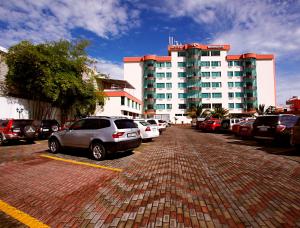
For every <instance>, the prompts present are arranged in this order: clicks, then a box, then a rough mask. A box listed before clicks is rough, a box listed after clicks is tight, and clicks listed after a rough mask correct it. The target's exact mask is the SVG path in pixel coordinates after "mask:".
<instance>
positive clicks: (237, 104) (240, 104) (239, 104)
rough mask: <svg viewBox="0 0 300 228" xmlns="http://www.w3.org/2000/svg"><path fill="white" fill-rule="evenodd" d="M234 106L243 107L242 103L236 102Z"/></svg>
mask: <svg viewBox="0 0 300 228" xmlns="http://www.w3.org/2000/svg"><path fill="white" fill-rule="evenodd" d="M235 107H236V108H243V104H242V103H236V104H235Z"/></svg>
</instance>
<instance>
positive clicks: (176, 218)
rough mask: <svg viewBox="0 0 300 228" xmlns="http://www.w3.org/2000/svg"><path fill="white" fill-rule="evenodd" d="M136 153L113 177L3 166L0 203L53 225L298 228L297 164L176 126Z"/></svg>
mask: <svg viewBox="0 0 300 228" xmlns="http://www.w3.org/2000/svg"><path fill="white" fill-rule="evenodd" d="M139 151H141V152H142V153H139V154H134V155H132V158H133V159H131V160H130V162H129V163H128V164H127V165H123V168H124V172H122V173H120V174H116V173H114V172H111V171H104V170H99V169H94V168H90V167H83V166H75V165H72V164H65V163H61V162H59V161H52V160H47V159H46V158H39V157H35V155H34V154H33V155H32V156H33V157H32V159H30V160H26V161H15V162H7V163H4V164H2V165H0V182H1V186H0V199H2V200H4V201H6V202H8V203H10V204H11V205H13V206H15V207H17V208H18V209H20V210H23V211H24V212H26V213H28V214H30V215H31V216H33V217H35V218H37V219H39V220H41V221H42V222H45V223H47V224H49V225H51V226H55V227H57V226H66V225H68V226H74V227H108V226H110V227H146V226H148V227H154V226H158V227H220V226H226V225H227V226H230V227H247V226H249V227H250V226H253V227H260V226H266V227H281V226H282V227H295V226H298V227H300V194H299V190H300V172H299V169H300V164H299V163H298V162H295V161H292V160H289V159H287V158H285V157H283V156H279V155H273V154H269V153H266V152H265V151H263V150H261V149H260V148H258V147H254V146H247V145H239V144H237V143H233V140H230V139H227V138H226V137H224V136H223V135H218V134H205V133H199V132H195V131H193V130H192V129H189V128H178V127H172V128H170V129H168V130H167V131H166V132H165V133H164V134H163V136H162V137H160V138H159V139H157V140H156V141H155V142H153V143H150V144H147V146H144V148H143V149H142V150H141V149H139ZM125 161H126V160H125ZM104 163H105V161H104ZM100 164H101V163H100ZM2 183H4V184H2Z"/></svg>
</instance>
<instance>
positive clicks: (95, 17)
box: [0, 0, 139, 47]
mask: <svg viewBox="0 0 300 228" xmlns="http://www.w3.org/2000/svg"><path fill="white" fill-rule="evenodd" d="M0 15H1V18H0V22H2V23H3V24H4V25H5V27H3V26H2V27H1V28H0V33H1V36H0V43H1V45H4V46H7V47H8V46H11V45H12V44H15V43H17V42H19V41H20V40H24V39H26V40H30V41H32V42H35V43H39V42H44V41H52V40H58V39H63V38H65V39H71V38H72V36H71V32H72V29H75V28H82V29H85V30H88V31H91V32H93V33H95V34H96V35H98V36H99V37H102V38H109V37H111V36H119V35H122V34H124V33H126V32H127V31H128V30H129V29H130V28H132V27H134V26H137V25H139V12H138V11H136V10H134V9H129V8H128V7H127V6H126V5H123V4H121V1H119V0H87V1H76V0H65V1H61V0H39V1H30V0H9V1H2V2H1V3H0Z"/></svg>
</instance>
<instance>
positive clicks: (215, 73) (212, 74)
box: [211, 72, 221, 77]
mask: <svg viewBox="0 0 300 228" xmlns="http://www.w3.org/2000/svg"><path fill="white" fill-rule="evenodd" d="M211 76H212V77H221V72H211Z"/></svg>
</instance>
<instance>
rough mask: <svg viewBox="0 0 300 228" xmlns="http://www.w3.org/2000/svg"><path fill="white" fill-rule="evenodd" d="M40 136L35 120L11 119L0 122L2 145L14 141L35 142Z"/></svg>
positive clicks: (0, 142) (0, 140) (0, 141)
mask: <svg viewBox="0 0 300 228" xmlns="http://www.w3.org/2000/svg"><path fill="white" fill-rule="evenodd" d="M37 135H38V131H37V128H36V127H35V126H34V125H33V120H27V119H9V120H0V145H4V144H5V143H7V142H9V141H13V140H26V141H27V142H33V141H34V140H35V139H36V137H37Z"/></svg>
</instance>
